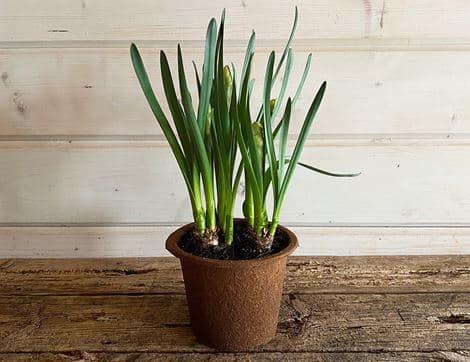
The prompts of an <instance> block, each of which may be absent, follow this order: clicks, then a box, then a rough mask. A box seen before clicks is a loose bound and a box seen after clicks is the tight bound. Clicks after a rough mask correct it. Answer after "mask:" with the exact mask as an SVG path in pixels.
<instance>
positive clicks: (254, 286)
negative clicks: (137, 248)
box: [166, 223, 298, 351]
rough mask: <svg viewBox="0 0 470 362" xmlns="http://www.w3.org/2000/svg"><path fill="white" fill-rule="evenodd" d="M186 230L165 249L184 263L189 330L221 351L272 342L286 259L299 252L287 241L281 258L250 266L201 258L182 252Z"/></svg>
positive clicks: (294, 241) (257, 261)
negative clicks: (180, 245)
mask: <svg viewBox="0 0 470 362" xmlns="http://www.w3.org/2000/svg"><path fill="white" fill-rule="evenodd" d="M193 226H194V224H192V223H191V224H187V225H185V226H183V227H181V228H179V229H178V230H176V231H175V232H173V233H172V234H171V235H170V236H169V237H168V239H167V241H166V248H167V249H168V251H170V252H171V253H172V254H173V255H174V256H176V257H177V258H179V259H180V262H181V268H182V270H183V278H184V284H185V287H186V299H187V301H188V307H189V315H190V318H191V327H192V330H193V333H194V335H195V336H196V338H197V340H198V341H199V342H200V343H203V344H205V345H207V346H209V347H213V348H215V349H218V350H224V351H240V350H246V349H249V348H252V347H255V346H258V345H260V344H264V343H267V342H269V341H270V340H271V339H272V338H273V337H274V335H275V334H276V328H277V322H278V318H279V308H280V304H281V296H282V289H283V284H284V276H285V272H286V264H287V257H288V256H289V255H290V254H291V253H292V252H293V251H294V249H295V248H297V246H298V242H297V237H296V236H295V234H294V233H292V232H291V231H290V230H289V229H287V228H285V227H282V226H279V228H280V230H282V231H283V232H284V233H285V234H286V235H288V237H289V244H288V246H287V247H286V248H284V249H283V250H281V251H280V252H278V253H276V254H273V255H270V256H266V257H262V258H258V259H251V260H217V259H208V258H202V257H199V256H195V255H192V254H190V253H187V252H185V251H183V250H182V249H180V247H179V246H178V243H179V241H180V240H181V238H182V236H183V235H184V234H185V233H186V232H188V231H189V230H192V228H193Z"/></svg>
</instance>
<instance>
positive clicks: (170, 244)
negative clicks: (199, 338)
mask: <svg viewBox="0 0 470 362" xmlns="http://www.w3.org/2000/svg"><path fill="white" fill-rule="evenodd" d="M242 220H244V219H242V218H235V221H242ZM193 227H194V222H192V223H189V224H186V225H183V226H181V227H180V228H178V229H176V230H175V231H173V232H172V233H171V234H170V235H169V236H168V238H167V240H166V243H165V246H166V249H167V250H168V251H169V252H170V253H171V254H173V255H174V256H175V257H177V258H178V259H184V260H185V261H190V262H192V263H196V264H209V265H212V266H215V267H220V268H224V267H225V268H249V267H253V266H257V265H260V264H264V263H269V262H273V261H276V260H278V259H282V258H286V257H287V256H289V255H290V254H292V252H293V251H294V250H295V249H296V248H297V247H298V246H299V242H298V240H297V236H296V235H295V234H294V233H293V232H292V231H290V230H289V229H288V228H286V227H285V226H282V225H278V228H279V229H280V230H281V231H282V232H284V233H285V234H287V236H288V238H289V244H288V245H287V246H286V247H285V248H284V249H282V250H281V251H279V252H277V253H275V254H272V255H267V256H263V257H261V258H255V259H243V260H220V259H211V258H204V257H202V256H197V255H193V254H191V253H188V252H186V251H184V250H183V249H181V248H180V247H179V246H178V242H179V241H180V240H181V238H182V237H183V235H184V234H185V233H186V232H188V231H189V230H191V229H192V228H193Z"/></svg>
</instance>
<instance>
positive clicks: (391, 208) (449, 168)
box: [0, 140, 470, 225]
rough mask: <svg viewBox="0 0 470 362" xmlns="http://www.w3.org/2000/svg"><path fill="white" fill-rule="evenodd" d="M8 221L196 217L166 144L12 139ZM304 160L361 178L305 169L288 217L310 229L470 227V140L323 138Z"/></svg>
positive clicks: (0, 206) (4, 155) (0, 175)
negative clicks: (328, 226) (469, 166)
mask: <svg viewBox="0 0 470 362" xmlns="http://www.w3.org/2000/svg"><path fill="white" fill-rule="evenodd" d="M0 146H1V148H0V184H1V185H2V197H1V199H0V222H1V223H30V222H38V223H41V222H44V223H77V222H78V223H83V222H96V223H100V222H125V223H126V222H131V223H134V222H160V223H171V224H174V223H181V222H185V221H187V220H189V219H190V215H191V213H190V209H189V206H188V200H187V197H186V193H185V189H184V186H183V182H182V180H181V177H179V172H178V170H177V167H176V163H175V161H174V160H173V156H172V155H171V154H170V153H169V149H168V148H167V146H166V144H165V143H164V142H156V141H145V142H143V141H135V142H131V141H109V142H104V141H103V142H85V141H83V142H75V141H74V142H72V143H68V142H44V141H39V142H2V143H1V144H0ZM302 158H303V160H304V161H305V162H308V163H311V164H313V165H317V166H318V167H321V168H326V169H330V170H333V171H338V172H342V171H363V175H361V176H360V177H357V178H354V179H344V178H342V179H337V178H329V177H326V176H323V175H318V174H314V173H311V172H309V171H307V170H304V169H300V168H299V169H298V170H297V173H296V175H295V177H294V179H293V182H292V186H291V188H290V191H289V192H288V195H287V199H286V201H285V207H284V210H283V212H282V214H281V220H282V222H284V223H287V224H292V223H300V224H304V225H313V224H331V225H338V224H342V223H346V224H348V225H355V224H363V225H394V224H400V225H411V224H420V225H427V224H432V225H439V224H442V223H446V224H455V223H468V220H469V219H470V192H469V190H468V170H467V168H466V167H465V165H466V164H467V163H468V159H469V158H470V144H469V142H468V141H459V142H452V141H447V142H441V143H439V142H434V141H426V142H425V141H419V140H418V141H413V140H406V141H393V140H392V141H391V142H390V141H387V140H382V141H381V142H379V141H376V142H374V141H367V140H349V141H346V140H338V141H334V140H331V141H327V140H323V141H322V140H313V141H310V142H309V143H308V144H307V147H306V149H305V150H304V154H303V157H302Z"/></svg>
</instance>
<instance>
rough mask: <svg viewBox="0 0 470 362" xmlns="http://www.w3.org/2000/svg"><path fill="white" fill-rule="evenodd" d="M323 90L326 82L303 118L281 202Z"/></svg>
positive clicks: (282, 188)
mask: <svg viewBox="0 0 470 362" xmlns="http://www.w3.org/2000/svg"><path fill="white" fill-rule="evenodd" d="M325 90H326V82H323V83H322V85H321V87H320V89H319V90H318V92H317V94H316V95H315V98H314V99H313V102H312V104H311V106H310V108H309V110H308V112H307V115H306V116H305V121H304V124H303V125H302V129H301V130H300V134H299V138H298V139H297V143H296V145H295V148H294V152H293V153H292V157H291V162H289V166H288V167H287V171H286V175H285V177H284V180H283V182H282V186H281V191H280V195H279V197H280V201H281V202H282V200H283V198H284V196H285V193H286V190H287V187H288V185H289V182H290V180H291V178H292V174H293V172H294V169H295V166H296V165H297V162H298V161H299V158H300V154H301V153H302V150H303V148H304V144H305V140H306V139H307V137H308V133H309V131H310V127H311V125H312V122H313V119H314V118H315V115H316V113H317V111H318V108H319V107H320V104H321V101H322V99H323V95H324V94H325Z"/></svg>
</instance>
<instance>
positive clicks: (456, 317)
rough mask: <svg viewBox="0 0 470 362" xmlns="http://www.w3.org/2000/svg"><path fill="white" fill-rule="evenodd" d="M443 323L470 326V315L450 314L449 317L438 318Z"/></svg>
mask: <svg viewBox="0 0 470 362" xmlns="http://www.w3.org/2000/svg"><path fill="white" fill-rule="evenodd" d="M437 319H438V320H439V321H441V323H450V324H470V315H466V314H450V315H448V316H443V317H437Z"/></svg>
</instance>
